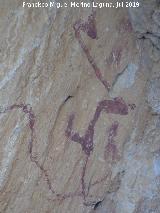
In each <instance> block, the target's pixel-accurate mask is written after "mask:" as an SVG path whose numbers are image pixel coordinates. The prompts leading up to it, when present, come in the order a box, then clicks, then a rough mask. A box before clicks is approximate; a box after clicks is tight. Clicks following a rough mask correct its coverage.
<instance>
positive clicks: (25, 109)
mask: <svg viewBox="0 0 160 213" xmlns="http://www.w3.org/2000/svg"><path fill="white" fill-rule="evenodd" d="M16 109H20V110H22V112H23V113H24V114H25V115H26V116H27V117H28V127H29V128H30V132H31V133H30V140H29V142H28V151H29V154H30V159H31V162H33V163H35V165H36V166H37V168H39V169H40V171H41V172H42V174H43V175H44V177H45V179H46V182H47V185H48V188H49V190H51V191H52V193H55V191H54V190H53V188H52V184H51V181H50V179H49V176H48V172H47V170H45V169H44V167H43V166H42V165H41V164H40V163H39V161H38V160H37V157H36V156H34V155H33V142H34V140H35V114H34V112H33V110H32V107H31V106H30V105H29V104H13V105H11V106H8V107H6V108H5V109H4V110H3V112H1V113H8V112H10V111H13V110H16Z"/></svg>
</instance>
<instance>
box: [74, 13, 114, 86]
mask: <svg viewBox="0 0 160 213" xmlns="http://www.w3.org/2000/svg"><path fill="white" fill-rule="evenodd" d="M73 28H74V31H75V36H76V39H77V40H78V42H79V45H80V47H81V48H82V50H83V52H84V53H85V55H86V58H87V59H88V62H89V63H90V65H91V66H92V68H93V70H94V72H95V74H96V77H97V78H98V79H99V80H100V81H101V83H102V84H103V85H104V86H105V88H106V89H107V90H109V88H110V85H109V83H108V82H107V81H106V80H105V79H104V78H103V76H102V74H101V71H100V69H99V68H98V66H97V64H96V62H95V60H94V58H93V57H92V56H91V54H90V51H89V49H88V48H87V46H86V45H85V43H84V41H83V39H82V36H81V33H80V32H81V31H83V32H86V33H87V35H88V36H89V37H91V38H92V39H95V38H97V30H96V26H95V13H94V14H91V15H90V16H89V17H88V22H87V23H83V22H82V20H79V21H76V22H75V24H74V26H73Z"/></svg>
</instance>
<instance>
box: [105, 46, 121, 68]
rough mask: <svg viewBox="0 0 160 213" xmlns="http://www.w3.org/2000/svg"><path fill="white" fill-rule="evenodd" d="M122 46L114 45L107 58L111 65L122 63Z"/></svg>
mask: <svg viewBox="0 0 160 213" xmlns="http://www.w3.org/2000/svg"><path fill="white" fill-rule="evenodd" d="M122 51H123V49H122V47H114V48H113V49H112V51H111V53H110V55H109V57H108V58H107V59H106V61H107V64H108V66H111V65H116V66H119V65H120V61H121V57H122Z"/></svg>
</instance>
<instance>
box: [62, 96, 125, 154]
mask: <svg viewBox="0 0 160 213" xmlns="http://www.w3.org/2000/svg"><path fill="white" fill-rule="evenodd" d="M102 111H104V112H106V113H111V114H119V115H127V114H128V106H127V105H126V103H125V102H124V100H123V99H122V98H115V99H113V100H103V101H100V102H99V103H98V106H97V108H96V111H95V113H94V116H93V119H92V120H91V121H90V122H89V125H88V128H87V130H86V132H85V134H84V136H80V135H79V133H77V132H76V133H74V132H73V130H72V128H73V120H74V114H71V115H70V117H69V120H68V125H67V128H66V131H65V133H66V136H67V137H68V138H70V139H71V140H72V141H74V142H77V143H79V144H80V145H81V147H82V150H83V151H84V152H85V154H86V155H88V156H89V155H90V154H91V152H92V151H93V136H94V127H95V124H96V122H97V120H98V118H99V116H100V114H101V112H102Z"/></svg>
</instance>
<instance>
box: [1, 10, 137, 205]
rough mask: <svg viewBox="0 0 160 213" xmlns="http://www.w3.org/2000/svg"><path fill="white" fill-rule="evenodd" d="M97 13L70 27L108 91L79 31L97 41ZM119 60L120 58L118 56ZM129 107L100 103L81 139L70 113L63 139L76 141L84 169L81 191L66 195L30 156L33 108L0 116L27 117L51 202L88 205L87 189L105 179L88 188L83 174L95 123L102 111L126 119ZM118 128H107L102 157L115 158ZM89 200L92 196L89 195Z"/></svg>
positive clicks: (120, 100)
mask: <svg viewBox="0 0 160 213" xmlns="http://www.w3.org/2000/svg"><path fill="white" fill-rule="evenodd" d="M95 15H96V13H95V12H94V11H92V14H91V15H90V16H89V17H88V20H87V21H86V22H83V21H82V20H78V21H76V22H75V24H74V25H73V29H74V31H75V37H76V39H77V41H78V43H79V45H80V47H81V49H82V50H83V52H84V54H85V57H86V58H87V60H88V62H89V63H90V65H91V67H92V69H93V71H94V73H95V75H96V77H97V79H98V80H99V81H100V82H101V83H102V84H103V86H104V87H105V89H106V91H108V92H109V90H110V84H109V83H108V81H107V80H106V79H104V77H103V76H102V74H101V71H100V69H99V68H98V66H97V64H96V62H95V61H94V58H93V57H92V56H91V54H90V51H89V49H88V48H87V46H86V45H85V43H84V41H83V39H82V36H81V32H84V33H86V34H87V35H88V36H89V37H90V38H91V39H96V38H97V29H96V20H95ZM118 58H119V59H120V57H119V56H118ZM129 107H130V108H131V109H132V110H133V109H134V108H135V105H131V104H128V105H127V104H126V103H125V101H124V100H123V98H121V97H117V98H114V99H112V100H102V101H100V102H99V103H98V105H97V107H96V111H95V113H94V115H93V118H92V119H91V120H90V122H89V124H88V127H87V129H86V131H85V133H84V136H80V135H79V133H78V132H74V130H73V121H74V117H75V114H74V113H72V114H71V115H70V116H69V119H68V122H67V126H66V129H65V136H66V137H67V138H69V139H70V140H71V141H73V142H76V143H77V144H79V145H80V146H81V148H82V151H83V153H84V161H83V168H82V171H81V190H79V189H78V190H77V191H76V190H75V192H68V193H65V194H60V193H57V192H56V191H55V190H54V189H53V187H52V183H51V180H50V178H49V174H48V171H47V170H46V169H45V168H44V166H43V165H41V163H40V162H39V161H38V159H37V157H36V156H34V154H33V145H34V141H35V123H36V116H35V114H34V112H33V110H32V107H31V106H30V105H27V104H24V103H21V104H13V105H11V106H8V107H6V108H4V109H3V110H1V111H0V114H1V113H9V112H11V111H14V110H20V111H21V112H22V113H24V114H25V115H26V116H27V118H28V127H29V129H30V140H29V141H28V152H29V156H30V160H31V162H32V163H34V164H35V165H36V166H37V168H38V169H39V170H40V171H41V173H42V174H43V176H44V178H45V181H46V183H47V185H48V189H49V190H50V191H51V192H52V194H53V196H54V198H53V199H51V200H52V201H61V202H62V201H63V200H64V199H68V198H72V197H75V196H80V197H82V198H83V201H84V202H83V203H84V205H93V204H89V203H87V201H86V198H87V196H88V194H89V190H90V188H91V187H93V186H95V185H96V184H99V183H101V182H102V181H105V180H106V179H107V177H108V174H106V175H104V176H103V177H101V178H100V179H99V180H96V181H95V182H92V183H90V184H89V185H88V186H87V184H86V183H85V177H86V171H87V165H88V161H89V160H90V159H89V158H90V155H91V154H92V152H93V151H94V139H93V138H94V131H95V125H96V122H97V121H98V119H99V117H100V115H101V113H102V112H104V113H107V114H117V115H121V116H125V115H127V114H128V111H129ZM118 127H119V122H118V121H115V122H113V123H112V124H111V126H110V128H109V133H108V143H107V145H106V147H105V150H104V158H105V159H106V158H108V157H109V155H111V158H112V159H118V158H117V156H118V150H117V147H116V145H115V143H114V138H115V137H116V136H117V134H118ZM88 197H91V195H89V196H88Z"/></svg>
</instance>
